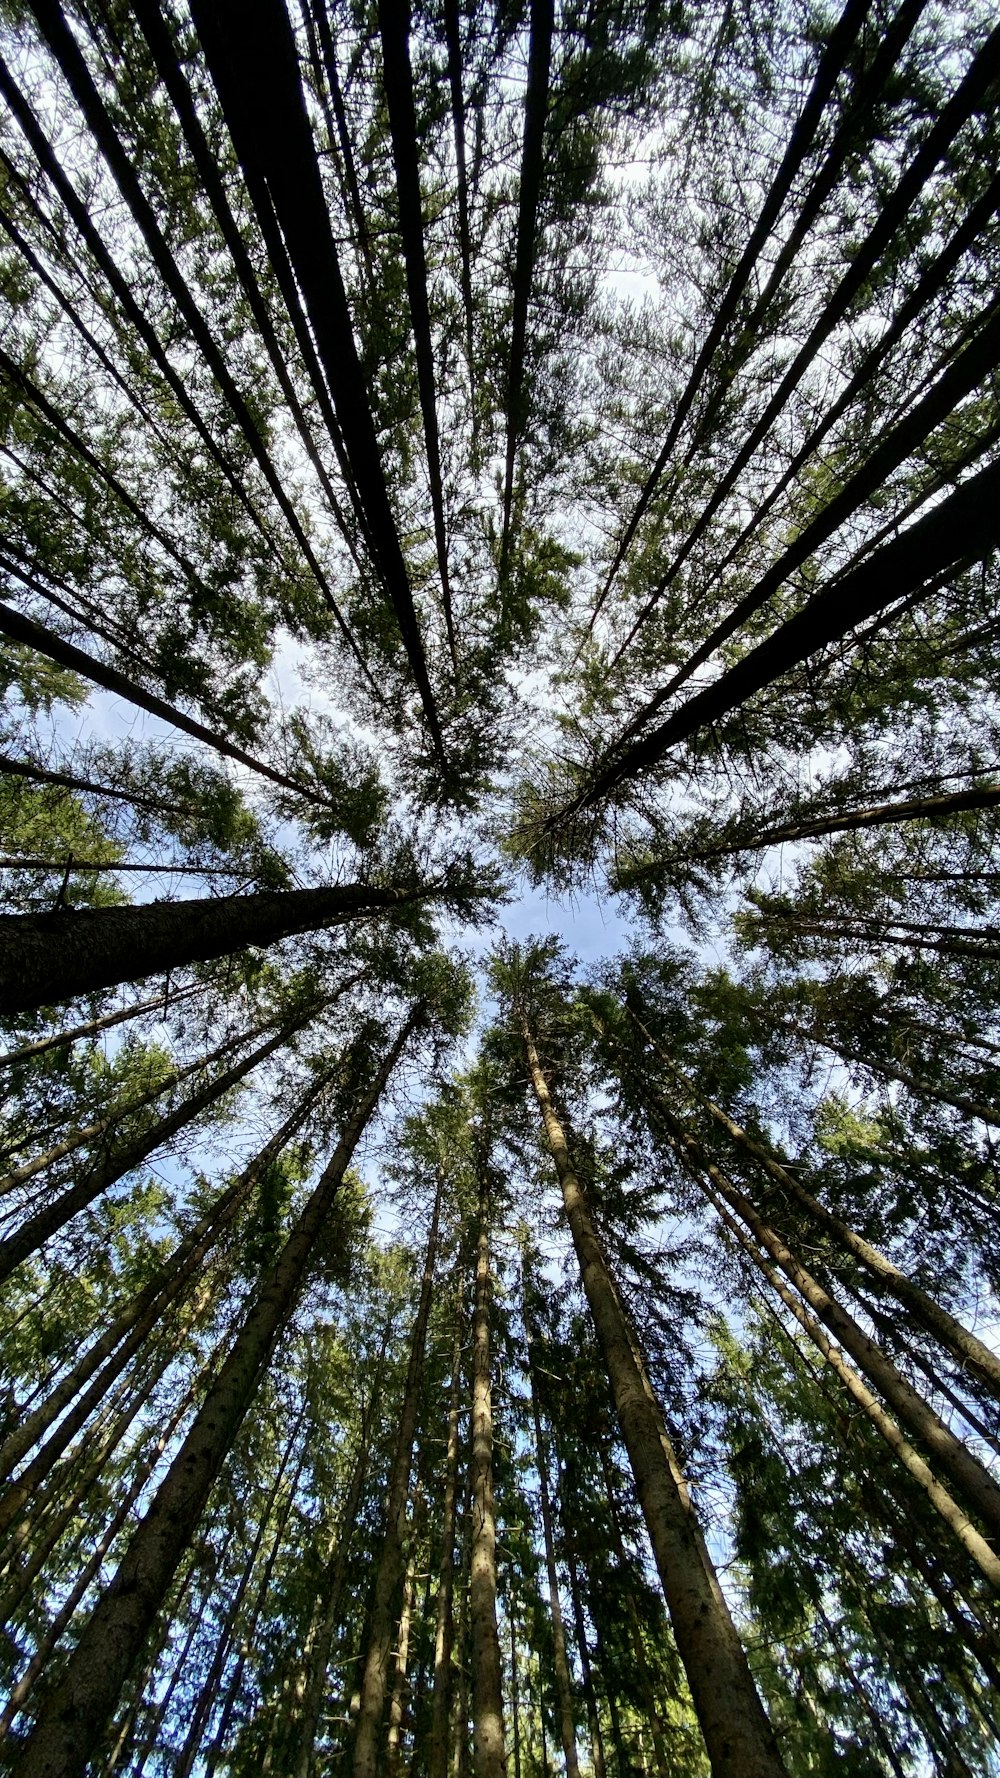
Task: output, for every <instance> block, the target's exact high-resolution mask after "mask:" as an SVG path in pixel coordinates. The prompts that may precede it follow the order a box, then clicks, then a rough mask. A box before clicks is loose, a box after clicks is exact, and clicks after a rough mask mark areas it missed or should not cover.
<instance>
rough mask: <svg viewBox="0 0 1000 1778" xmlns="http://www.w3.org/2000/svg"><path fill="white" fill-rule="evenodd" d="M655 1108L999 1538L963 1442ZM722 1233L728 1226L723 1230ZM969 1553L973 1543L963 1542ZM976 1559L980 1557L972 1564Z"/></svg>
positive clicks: (998, 1570)
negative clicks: (965, 1543)
mask: <svg viewBox="0 0 1000 1778" xmlns="http://www.w3.org/2000/svg"><path fill="white" fill-rule="evenodd" d="M651 1097H654V1098H655V1099H656V1100H657V1101H658V1103H657V1110H658V1112H659V1116H660V1118H661V1119H662V1120H663V1124H664V1127H665V1129H666V1131H667V1135H668V1139H669V1141H670V1143H671V1146H672V1147H673V1148H674V1151H675V1152H676V1153H677V1154H678V1155H679V1156H680V1157H681V1158H682V1160H685V1161H686V1162H687V1164H688V1170H689V1171H690V1173H691V1175H692V1177H693V1178H694V1179H695V1181H696V1183H697V1184H698V1185H699V1186H700V1188H701V1190H702V1191H703V1192H704V1193H705V1194H706V1195H708V1186H707V1181H709V1180H710V1181H711V1184H712V1186H714V1188H715V1190H714V1192H712V1194H711V1198H710V1202H712V1204H713V1205H714V1206H715V1208H716V1209H718V1207H719V1204H720V1201H724V1202H725V1204H727V1205H728V1206H729V1208H730V1210H731V1211H732V1212H734V1214H735V1215H736V1216H737V1217H738V1218H739V1219H740V1221H741V1222H743V1223H745V1225H746V1227H747V1228H748V1229H749V1230H750V1233H751V1234H752V1236H753V1238H754V1240H755V1241H756V1242H757V1243H758V1244H759V1246H760V1247H762V1248H763V1249H764V1251H765V1252H766V1253H767V1254H769V1255H770V1258H771V1259H772V1260H773V1261H774V1263H775V1265H776V1266H777V1267H778V1268H779V1270H780V1271H782V1272H783V1273H784V1274H785V1276H786V1278H788V1279H789V1281H790V1282H791V1283H792V1284H793V1285H794V1286H795V1289H796V1290H797V1291H798V1292H799V1294H800V1296H801V1297H803V1298H804V1300H805V1301H806V1302H807V1303H808V1304H809V1307H810V1308H811V1309H812V1310H814V1312H815V1313H816V1314H817V1315H818V1316H819V1318H820V1320H821V1321H822V1322H823V1323H824V1324H825V1326H826V1327H827V1328H828V1329H829V1331H830V1333H831V1334H832V1335H833V1337H834V1339H835V1340H836V1341H837V1342H838V1344H839V1345H841V1346H843V1348H844V1350H845V1351H846V1352H849V1353H850V1356H851V1358H852V1359H853V1360H854V1363H855V1364H856V1365H857V1366H858V1369H859V1370H860V1371H861V1373H862V1374H863V1375H864V1376H865V1377H867V1379H868V1381H869V1382H870V1383H871V1384H872V1385H873V1386H874V1388H875V1389H877V1390H878V1392H879V1394H880V1395H881V1396H882V1397H883V1398H884V1399H885V1400H886V1401H887V1402H888V1403H889V1406H890V1407H891V1408H892V1411H893V1413H894V1414H896V1415H897V1416H898V1418H899V1419H900V1420H901V1421H902V1423H903V1425H904V1426H906V1427H907V1428H908V1430H909V1431H910V1432H911V1433H912V1434H913V1435H914V1437H916V1438H918V1439H919V1440H920V1441H921V1443H922V1444H923V1445H924V1446H925V1447H926V1448H927V1449H928V1450H929V1451H930V1452H931V1453H932V1454H933V1457H934V1459H935V1462H936V1463H937V1464H938V1465H939V1466H940V1468H941V1469H942V1471H943V1472H944V1474H945V1475H946V1476H947V1477H948V1479H949V1481H950V1482H951V1484H952V1486H953V1487H955V1488H956V1489H957V1491H958V1493H959V1494H960V1495H961V1496H962V1498H963V1499H964V1501H965V1503H966V1505H967V1506H968V1507H970V1508H971V1510H972V1511H973V1512H974V1513H976V1514H977V1515H978V1517H979V1518H980V1519H981V1520H982V1522H983V1523H984V1524H985V1525H987V1526H988V1527H989V1529H990V1532H991V1533H992V1536H993V1537H994V1538H998V1539H1000V1487H998V1486H997V1483H996V1482H995V1481H994V1480H993V1478H992V1476H991V1475H990V1474H989V1472H988V1471H987V1470H986V1469H985V1468H984V1467H983V1465H982V1464H981V1463H980V1462H979V1461H978V1459H977V1458H976V1457H974V1456H973V1454H972V1452H971V1451H970V1450H968V1448H967V1447H966V1446H965V1445H964V1444H963V1443H962V1441H961V1439H958V1438H956V1437H955V1434H954V1433H953V1432H952V1431H951V1430H950V1428H949V1427H947V1426H946V1425H945V1424H944V1422H943V1420H941V1419H940V1417H939V1416H938V1415H937V1414H936V1413H935V1412H934V1410H933V1409H932V1408H931V1407H930V1406H929V1404H928V1403H927V1402H926V1401H924V1398H923V1396H921V1395H919V1394H918V1392H917V1391H916V1390H915V1389H914V1388H913V1386H912V1384H910V1383H908V1382H907V1380H906V1378H905V1377H904V1376H903V1375H902V1373H901V1372H900V1371H899V1370H898V1369H897V1368H896V1366H895V1365H894V1364H893V1363H892V1361H891V1359H889V1358H887V1357H886V1355H885V1353H884V1352H883V1351H882V1350H881V1348H880V1347H879V1346H877V1345H876V1343H875V1341H874V1340H872V1339H869V1337H868V1335H867V1334H866V1333H864V1331H863V1330H862V1329H861V1328H860V1327H859V1326H858V1324H857V1322H856V1321H855V1320H854V1317H853V1316H852V1315H849V1314H848V1312H847V1310H846V1309H844V1308H842V1306H841V1305H840V1304H839V1303H838V1302H836V1301H835V1299H834V1298H833V1297H832V1296H831V1295H830V1293H829V1291H827V1290H824V1288H823V1286H822V1285H821V1284H819V1283H818V1282H817V1281H816V1279H815V1278H813V1276H812V1275H811V1273H810V1272H808V1271H807V1270H806V1268H805V1266H803V1265H802V1263H801V1261H800V1260H799V1259H797V1257H796V1256H795V1254H794V1253H793V1252H792V1251H791V1249H790V1248H789V1247H788V1245H787V1243H786V1242H785V1241H784V1239H783V1237H782V1236H781V1235H780V1234H779V1233H778V1232H777V1230H775V1229H773V1228H772V1227H771V1226H770V1225H769V1224H768V1223H766V1222H765V1221H764V1219H763V1217H761V1216H760V1215H759V1214H758V1212H757V1210H756V1209H755V1207H754V1205H753V1203H752V1202H751V1200H750V1199H749V1198H748V1197H747V1195H746V1193H745V1192H742V1191H740V1189H739V1187H738V1186H736V1185H734V1183H733V1181H732V1180H731V1179H729V1178H728V1177H727V1176H726V1174H725V1173H723V1171H722V1169H721V1168H720V1167H717V1166H716V1165H715V1163H714V1161H712V1160H710V1159H709V1157H708V1155H707V1154H706V1153H705V1151H704V1149H703V1148H702V1146H701V1144H700V1143H699V1142H698V1141H697V1140H696V1138H695V1137H693V1136H692V1135H691V1134H690V1132H689V1131H687V1130H685V1129H684V1128H683V1127H682V1126H681V1125H680V1124H679V1123H678V1122H677V1120H676V1119H674V1117H673V1115H672V1114H671V1113H670V1112H669V1111H668V1110H667V1108H666V1107H665V1106H664V1105H663V1104H662V1102H659V1095H655V1094H653V1093H652V1092H651ZM727 1226H728V1223H727ZM969 1531H970V1536H971V1537H972V1538H973V1540H974V1542H975V1547H976V1548H977V1549H980V1552H981V1561H980V1565H982V1561H983V1560H988V1568H987V1570H984V1572H987V1571H988V1572H989V1574H990V1577H991V1579H993V1580H994V1582H995V1583H996V1581H998V1580H1000V1558H998V1557H997V1556H996V1555H994V1554H993V1553H992V1551H990V1549H989V1545H988V1543H986V1541H985V1539H983V1538H982V1537H980V1536H979V1535H978V1533H975V1532H973V1531H972V1528H971V1527H970V1528H969ZM967 1547H968V1548H969V1549H970V1550H971V1549H972V1547H973V1543H972V1542H970V1543H968V1545H967ZM977 1559H978V1558H977Z"/></svg>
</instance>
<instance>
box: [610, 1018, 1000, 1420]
mask: <svg viewBox="0 0 1000 1778" xmlns="http://www.w3.org/2000/svg"><path fill="white" fill-rule="evenodd" d="M628 1010H629V1011H630V1012H631V1016H632V1018H633V1019H634V1021H635V1023H636V1025H637V1026H638V1029H639V1030H640V1031H641V1032H642V1035H643V1036H644V1037H645V1038H646V1039H647V1041H648V1042H649V1043H651V1044H652V1045H653V1048H654V1049H655V1050H656V1052H657V1054H658V1055H659V1056H660V1057H661V1058H662V1059H663V1061H664V1062H666V1064H667V1066H668V1067H669V1068H670V1070H671V1073H673V1074H674V1075H675V1076H676V1078H677V1079H678V1080H679V1081H680V1082H681V1084H682V1085H683V1087H684V1088H685V1090H686V1091H687V1092H688V1093H690V1094H691V1096H692V1097H693V1098H694V1099H696V1100H697V1102H698V1103H699V1104H701V1105H703V1106H704V1107H705V1110H706V1111H707V1112H708V1113H709V1115H710V1116H711V1117H712V1118H714V1120H715V1122H716V1123H717V1124H718V1125H719V1126H720V1128H722V1129H724V1130H725V1131H726V1132H727V1134H728V1135H730V1136H731V1137H732V1139H733V1141H734V1142H736V1143H737V1144H738V1145H739V1147H740V1148H742V1149H744V1150H745V1151H746V1153H747V1154H750V1155H752V1156H753V1158H754V1159H755V1160H756V1161H759V1162H760V1164H761V1166H762V1167H764V1169H765V1171H766V1172H767V1173H769V1174H770V1176H771V1178H772V1179H773V1180H775V1182H776V1183H777V1184H778V1185H780V1186H781V1188H782V1190H783V1191H786V1192H788V1193H790V1194H791V1196H792V1197H793V1198H795V1199H796V1201H797V1202H798V1203H800V1204H801V1205H802V1207H803V1209H804V1210H807V1211H808V1213H809V1215H810V1216H812V1217H814V1218H815V1219H816V1221H817V1222H818V1223H819V1224H820V1226H821V1227H822V1228H824V1229H827V1230H828V1231H829V1232H830V1234H832V1235H834V1236H835V1237H836V1239H837V1240H838V1241H839V1242H840V1243H841V1244H842V1245H843V1246H844V1247H845V1248H846V1249H847V1251H848V1252H849V1253H851V1254H853V1255H854V1257H855V1259H858V1260H860V1261H861V1264H862V1265H863V1266H864V1267H865V1269H866V1271H868V1272H870V1273H871V1275H872V1277H874V1278H877V1279H878V1280H879V1282H880V1283H881V1284H883V1285H884V1287H885V1289H886V1290H887V1291H889V1293H890V1294H891V1295H892V1296H894V1297H895V1298H896V1299H897V1301H898V1302H901V1303H902V1304H903V1305H904V1307H905V1308H907V1309H909V1311H910V1313H911V1314H912V1315H913V1317H914V1319H915V1320H916V1321H917V1322H918V1323H919V1325H920V1326H921V1327H922V1328H924V1330H925V1331H926V1332H927V1333H929V1334H930V1335H931V1336H932V1337H933V1338H934V1339H937V1340H939V1341H940V1342H941V1344H942V1345H943V1346H944V1347H945V1348H946V1349H947V1350H948V1351H949V1352H951V1353H952V1355H953V1356H954V1357H955V1358H957V1360H958V1362H959V1364H962V1365H968V1367H969V1369H970V1370H971V1371H972V1372H973V1373H974V1375H975V1376H976V1377H977V1379H978V1380H979V1381H980V1382H981V1383H984V1384H985V1385H986V1386H987V1387H988V1388H989V1389H990V1390H991V1392H992V1393H993V1394H994V1395H996V1396H997V1397H998V1398H1000V1359H998V1358H997V1356H996V1354H995V1353H993V1352H991V1351H990V1349H989V1347H988V1346H986V1345H984V1344H983V1342H982V1340H980V1339H979V1338H978V1336H977V1335H976V1334H974V1333H971V1332H970V1331H969V1329H968V1328H966V1327H963V1325H962V1323H961V1322H960V1321H957V1320H956V1319H955V1317H954V1315H951V1314H949V1312H948V1310H947V1309H945V1308H944V1307H943V1306H942V1305H941V1304H940V1303H938V1302H937V1301H936V1300H935V1299H934V1298H933V1297H931V1296H928V1294H927V1292H926V1291H924V1290H921V1288H920V1286H919V1285H918V1284H914V1283H913V1281H912V1279H910V1278H909V1277H907V1275H906V1273H905V1272H901V1271H900V1269H899V1267H898V1266H896V1265H894V1264H893V1262H892V1260H890V1259H887V1258H886V1256H885V1254H884V1253H880V1252H879V1250H878V1248H877V1247H873V1246H872V1245H871V1242H870V1241H866V1240H865V1238H864V1236H863V1235H859V1234H857V1233H856V1232H855V1231H854V1229H852V1228H850V1227H849V1226H848V1225H847V1223H845V1222H841V1220H840V1218H839V1217H837V1216H834V1215H833V1213H832V1211H830V1210H827V1209H826V1207H825V1205H823V1204H821V1203H820V1201H819V1199H818V1198H814V1197H813V1195H812V1193H811V1192H809V1191H807V1190H806V1188H805V1186H804V1185H803V1184H802V1183H801V1181H800V1180H799V1179H797V1178H796V1176H795V1174H794V1173H793V1172H791V1171H790V1170H789V1169H788V1168H787V1167H784V1166H782V1165H781V1163H780V1162H779V1161H778V1160H776V1159H775V1157H774V1155H773V1154H772V1153H771V1152H770V1150H769V1149H767V1148H765V1146H764V1144H763V1143H761V1142H758V1141H756V1139H755V1138H754V1137H753V1136H750V1135H748V1134H747V1132H746V1130H744V1129H742V1128H741V1126H740V1125H739V1124H738V1123H736V1122H735V1120H734V1119H733V1118H731V1117H730V1116H729V1114H728V1113H727V1112H725V1111H723V1109H722V1107H721V1106H719V1105H716V1104H715V1102H714V1100H712V1099H709V1098H707V1097H706V1096H705V1094H703V1093H700V1092H699V1091H698V1089H697V1088H696V1087H695V1086H694V1083H693V1082H692V1081H691V1080H690V1079H689V1077H688V1076H687V1075H686V1074H684V1073H682V1071H681V1070H680V1069H679V1068H678V1067H677V1064H676V1063H675V1062H673V1061H672V1060H671V1058H670V1057H669V1056H668V1054H667V1052H666V1051H665V1050H664V1048H663V1046H662V1045H661V1044H659V1043H657V1041H656V1039H655V1038H654V1037H653V1036H652V1035H651V1033H650V1032H649V1031H648V1030H647V1029H646V1026H645V1025H644V1024H643V1023H642V1021H641V1019H640V1018H639V1017H638V1015H637V1014H636V1013H634V1012H632V1009H631V1008H629V1009H628Z"/></svg>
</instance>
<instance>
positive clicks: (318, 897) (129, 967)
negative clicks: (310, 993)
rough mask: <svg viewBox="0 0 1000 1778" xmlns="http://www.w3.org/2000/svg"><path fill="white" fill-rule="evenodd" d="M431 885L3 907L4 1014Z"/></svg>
mask: <svg viewBox="0 0 1000 1778" xmlns="http://www.w3.org/2000/svg"><path fill="white" fill-rule="evenodd" d="M428 894H433V890H424V889H413V888H409V889H379V888H373V887H370V886H369V885H367V884H365V883H344V884H337V885H334V886H331V887H329V888H323V889H284V890H279V891H275V892H273V893H268V894H258V895H229V896H225V897H219V898H216V897H212V896H205V897H199V898H198V899H197V900H194V901H157V902H148V903H145V904H142V905H139V906H137V907H122V908H74V909H68V908H60V909H59V910H58V911H57V912H56V913H51V914H0V1013H10V1012H29V1011H32V1010H33V1009H34V1008H35V1007H39V1006H48V1005H51V1004H54V1003H55V1002H56V1001H59V1000H72V999H73V998H74V996H75V995H77V994H90V993H92V992H93V991H94V990H95V989H97V988H111V987H114V986H115V985H116V984H117V983H119V982H138V981H143V980H145V978H146V977H147V976H150V975H159V974H162V973H163V972H164V971H166V970H171V969H183V968H185V967H186V966H187V965H188V964H189V963H204V962H206V961H207V960H208V959H209V958H212V957H225V956H229V955H230V954H231V953H232V952H233V951H239V950H242V949H243V948H244V947H245V946H247V945H269V944H274V943H275V942H276V941H277V940H278V939H281V938H288V937H290V936H291V935H292V934H293V933H297V932H316V931H318V930H319V929H320V928H321V927H326V926H335V925H337V924H339V922H341V921H343V920H351V919H357V918H359V917H362V916H364V915H365V914H373V913H379V912H382V911H384V910H385V909H387V908H394V907H399V906H402V905H403V904H405V903H406V902H410V901H419V900H420V899H422V897H423V896H424V895H428Z"/></svg>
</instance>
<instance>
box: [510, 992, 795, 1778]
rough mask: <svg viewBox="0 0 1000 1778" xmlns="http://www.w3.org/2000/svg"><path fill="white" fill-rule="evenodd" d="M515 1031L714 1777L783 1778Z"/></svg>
mask: <svg viewBox="0 0 1000 1778" xmlns="http://www.w3.org/2000/svg"><path fill="white" fill-rule="evenodd" d="M521 1032H522V1038H523V1041H524V1050H525V1056H526V1059H527V1062H528V1069H529V1073H530V1076H531V1081H532V1085H533V1087H534V1091H535V1095H536V1097H537V1099H538V1104H539V1108H540V1110H541V1114H542V1120H543V1125H544V1129H545V1134H546V1138H547V1141H548V1146H549V1149H550V1151H551V1154H552V1159H553V1162H554V1164H555V1168H556V1173H557V1175H558V1178H559V1183H560V1185H561V1188H562V1195H563V1204H564V1207H565V1211H566V1217H567V1221H568V1222H569V1227H570V1233H571V1235H572V1239H573V1245H574V1248H575V1250H576V1255H577V1259H578V1261H579V1264H580V1272H581V1276H582V1280H583V1286H584V1290H585V1292H586V1296H587V1301H588V1303H589V1305H590V1311H591V1314H592V1316H593V1319H594V1327H595V1331H596V1334H597V1339H598V1344H599V1345H600V1347H601V1351H602V1353H603V1355H604V1361H605V1364H606V1366H607V1370H608V1376H609V1380H610V1382H611V1388H612V1393H613V1396H614V1401H615V1407H616V1411H617V1414H618V1420H619V1424H620V1426H621V1431H622V1437H623V1439H624V1442H625V1448H626V1450H627V1451H628V1455H629V1462H630V1464H631V1467H632V1473H633V1475H634V1477H635V1484H636V1490H637V1493H638V1497H639V1503H640V1505H641V1508H642V1512H643V1517H644V1518H645V1521H646V1525H647V1528H648V1530H649V1535H650V1541H651V1543H652V1546H653V1553H654V1556H655V1559H656V1566H657V1569H658V1571H659V1575H660V1581H661V1584H662V1586H663V1592H664V1597H665V1599H666V1602H667V1609H668V1611H669V1613H670V1619H671V1623H672V1625H673V1630H674V1639H675V1641H676V1643H677V1649H678V1653H679V1654H680V1657H681V1661H682V1662H683V1665H684V1670H685V1672H686V1674H687V1679H688V1685H689V1687H690V1689H691V1697H692V1701H693V1703H694V1708H695V1713H696V1715H697V1717H698V1721H699V1724H700V1726H701V1731H702V1734H703V1735H704V1738H705V1745H706V1748H707V1750H708V1756H709V1761H710V1763H711V1767H712V1773H713V1778H786V1774H785V1768H784V1765H783V1764H782V1761H781V1758H780V1756H779V1754H778V1750H777V1745H776V1743H775V1739H774V1735H773V1733H772V1730H771V1726H770V1724H769V1722H768V1720H767V1717H766V1715H765V1713H764V1709H763V1706H762V1705H761V1702H760V1698H759V1696H758V1694H757V1689H756V1686H755V1685H754V1682H753V1677H752V1675H751V1673H750V1669H749V1666H748V1665H747V1659H746V1655H745V1653H744V1651H743V1648H742V1645H741V1643H740V1640H739V1637H738V1636H737V1634H736V1629H735V1627H734V1625H733V1621H732V1618H731V1617H730V1614H729V1608H728V1606H727V1604H726V1601H725V1599H724V1597H723V1594H722V1590H721V1588H720V1586H719V1582H718V1578H717V1576H716V1573H715V1569H714V1567H713V1566H712V1562H711V1559H710V1557H709V1555H708V1551H707V1549H706V1547H705V1542H704V1538H703V1536H702V1533H701V1530H700V1528H699V1526H698V1523H697V1519H696V1518H695V1514H694V1509H693V1507H692V1504H691V1497H690V1494H689V1492H688V1488H687V1483H686V1482H685V1480H684V1477H683V1475H682V1473H681V1469H680V1466H679V1464H678V1462H677V1458H676V1455H675V1453H674V1450H673V1447H672V1445H671V1444H670V1441H669V1439H668V1437H667V1434H666V1429H665V1427H664V1426H663V1423H662V1420H661V1417H660V1414H659V1412H658V1409H657V1407H656V1403H655V1398H654V1397H653V1394H652V1391H651V1389H650V1387H649V1383H648V1380H647V1378H646V1376H645V1373H644V1369H643V1367H642V1366H641V1364H640V1362H639V1358H638V1353H637V1349H636V1345H635V1339H634V1335H633V1334H632V1330H631V1328H630V1326H629V1324H628V1322H627V1320H626V1317H625V1313H624V1311H623V1309H622V1306H621V1303H620V1301H619V1298H618V1293H617V1291H616V1289H615V1287H614V1284H613V1282H612V1279H611V1275H610V1273H609V1271H608V1267H607V1262H606V1260H605V1258H604V1253H603V1250H602V1248H601V1244H600V1242H599V1240H598V1238H597V1232H596V1229H595V1227H594V1223H593V1219H592V1217H591V1213H590V1208H589V1205H588V1203H587V1199H586V1196H585V1193H584V1190H583V1187H582V1185H581V1184H580V1181H579V1179H578V1178H577V1175H576V1173H575V1171H574V1169H573V1166H572V1163H571V1161H570V1155H569V1147H568V1144H567V1141H566V1136H565V1133H564V1131H563V1129H562V1126H561V1124H560V1122H559V1120H558V1118H557V1117H556V1114H555V1111H554V1109H553V1106H552V1098H551V1095H550V1092H549V1088H548V1083H547V1081H546V1079H545V1075H544V1072H543V1070H542V1065H541V1062H540V1060H539V1057H538V1051H537V1049H536V1047H535V1044H534V1041H533V1039H532V1036H531V1032H530V1030H529V1028H528V1025H527V1022H526V1021H525V1020H524V1019H523V1018H522V1021H521Z"/></svg>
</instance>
